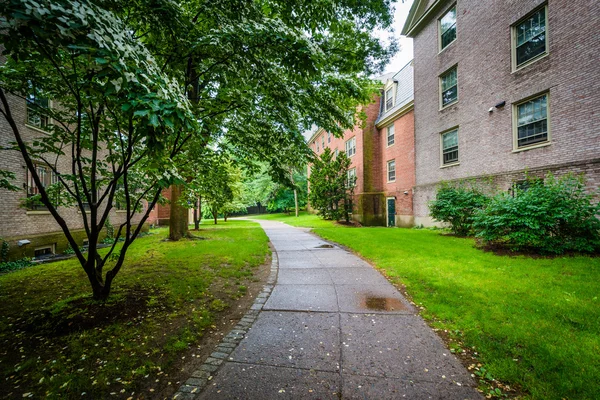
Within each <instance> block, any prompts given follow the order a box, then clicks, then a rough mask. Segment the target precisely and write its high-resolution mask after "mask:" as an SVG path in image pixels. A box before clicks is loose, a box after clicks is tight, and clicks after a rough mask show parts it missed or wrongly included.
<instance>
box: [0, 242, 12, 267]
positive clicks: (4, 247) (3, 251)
mask: <svg viewBox="0 0 600 400" xmlns="http://www.w3.org/2000/svg"><path fill="white" fill-rule="evenodd" d="M0 242H2V244H0V263H3V262H5V261H8V251H9V250H10V246H9V244H8V242H7V241H6V240H4V239H2V238H0Z"/></svg>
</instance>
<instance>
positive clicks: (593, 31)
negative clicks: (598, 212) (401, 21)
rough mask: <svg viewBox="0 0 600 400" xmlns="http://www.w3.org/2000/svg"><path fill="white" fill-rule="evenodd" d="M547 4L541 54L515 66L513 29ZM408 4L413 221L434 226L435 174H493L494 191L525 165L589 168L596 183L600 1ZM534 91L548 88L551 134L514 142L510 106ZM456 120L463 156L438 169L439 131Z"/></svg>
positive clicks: (445, 177)
mask: <svg viewBox="0 0 600 400" xmlns="http://www.w3.org/2000/svg"><path fill="white" fill-rule="evenodd" d="M425 3H428V4H425ZM453 3H454V4H456V15H457V18H456V40H455V41H454V42H453V43H451V44H450V45H448V46H447V47H446V48H445V49H443V50H442V51H440V50H439V45H438V20H439V18H441V17H442V16H443V15H444V14H445V12H446V11H447V10H448V9H449V8H450V7H451V6H452V5H453ZM544 4H546V5H547V27H546V28H547V44H548V52H547V55H545V56H543V57H541V58H539V59H537V60H536V61H534V62H532V63H530V64H529V65H527V66H525V67H523V68H521V69H518V70H516V71H514V70H513V69H514V68H513V64H512V58H513V55H512V54H511V51H512V45H511V43H512V40H513V39H512V38H511V29H512V26H513V25H515V24H516V23H517V22H519V21H520V20H522V19H523V18H524V17H526V16H527V15H528V14H529V13H531V12H532V11H534V10H536V9H537V8H538V7H540V6H543V5H544ZM413 9H414V10H413V11H415V14H414V15H411V16H409V20H408V22H407V25H406V26H405V27H404V31H403V33H408V34H409V36H412V37H413V38H414V42H413V43H414V66H415V89H414V103H415V138H416V139H415V140H416V141H415V147H416V186H415V198H414V207H415V219H416V223H417V224H425V225H431V224H432V223H433V221H432V220H431V219H430V218H429V210H428V206H427V203H428V201H430V200H432V199H433V198H434V197H435V192H436V186H437V185H438V184H439V183H440V182H441V181H453V180H462V179H469V178H485V177H492V178H493V179H494V181H496V182H497V183H498V185H499V189H500V190H507V189H508V188H509V187H510V186H511V185H512V183H513V182H514V181H515V180H520V179H522V178H523V176H524V171H525V170H529V171H536V173H537V174H541V175H543V174H544V173H545V172H546V171H553V172H555V173H557V174H559V175H560V174H563V173H565V172H568V171H573V172H579V173H584V174H585V175H586V178H587V181H588V185H589V187H590V190H593V189H595V188H598V184H599V182H600V175H599V170H600V164H599V163H600V117H599V116H600V113H599V111H598V103H597V101H598V100H600V79H599V77H600V62H598V54H599V53H600V35H598V33H597V28H598V26H600V3H598V1H596V0H573V1H568V2H567V1H562V0H549V1H547V2H543V1H540V0H520V1H508V0H505V1H496V0H484V1H481V0H461V1H458V2H452V1H429V2H423V1H421V2H420V1H418V0H416V1H415V4H414V5H413ZM428 10H429V13H427V11H428ZM413 11H411V13H413ZM422 15H425V17H423V18H422V19H421V20H420V22H417V21H419V19H420V16H422ZM454 65H456V66H457V79H458V101H457V102H456V103H455V104H454V105H451V106H449V107H447V108H444V109H442V110H440V100H439V99H440V89H439V76H440V75H441V74H442V73H444V72H445V71H447V70H448V69H449V68H450V67H452V66H454ZM540 93H547V94H548V104H549V112H548V114H549V116H548V121H549V125H550V137H549V140H548V142H546V143H543V144H542V146H538V147H535V146H531V148H529V149H526V150H523V149H515V145H514V143H513V124H514V122H513V118H515V116H514V114H515V107H514V105H515V103H518V102H520V101H522V100H524V99H527V98H529V97H530V96H533V95H536V94H540ZM502 102H505V105H504V106H499V107H498V108H496V107H495V105H498V104H501V103H502ZM490 109H492V111H491V112H490V111H489V110H490ZM454 127H458V142H459V162H458V163H457V164H455V165H453V166H450V167H446V168H442V165H441V156H440V154H441V143H440V134H441V133H442V132H444V131H446V130H448V129H450V128H454Z"/></svg>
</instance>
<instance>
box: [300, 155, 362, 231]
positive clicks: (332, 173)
mask: <svg viewBox="0 0 600 400" xmlns="http://www.w3.org/2000/svg"><path fill="white" fill-rule="evenodd" d="M349 167H350V159H349V158H348V157H347V156H346V153H339V154H338V155H337V157H334V154H333V152H332V151H331V149H329V148H326V149H325V150H324V151H323V153H322V154H321V155H320V156H319V157H315V159H314V161H313V164H312V166H311V169H310V177H309V178H308V182H309V185H310V192H309V194H308V200H309V202H310V205H311V206H312V207H313V208H314V209H316V210H317V213H318V215H320V216H321V217H323V218H324V219H331V220H334V221H339V220H340V219H342V218H344V219H345V220H346V222H349V221H350V215H349V214H350V211H351V205H352V195H353V194H354V185H355V181H356V178H349V177H348V168H349Z"/></svg>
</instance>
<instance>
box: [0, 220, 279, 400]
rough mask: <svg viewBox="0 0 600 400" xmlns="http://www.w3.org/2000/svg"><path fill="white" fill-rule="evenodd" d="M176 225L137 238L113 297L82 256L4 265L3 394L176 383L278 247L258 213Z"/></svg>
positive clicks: (92, 394) (0, 308) (99, 393)
mask: <svg viewBox="0 0 600 400" xmlns="http://www.w3.org/2000/svg"><path fill="white" fill-rule="evenodd" d="M166 234H167V231H166V229H159V230H155V231H154V234H152V235H149V236H146V237H143V238H140V239H138V240H136V242H135V243H134V244H133V246H132V247H131V248H130V250H129V252H128V254H127V259H126V264H125V265H124V267H123V269H122V270H121V272H120V274H119V275H118V276H117V278H116V279H115V283H114V288H113V293H112V294H111V296H110V298H109V300H108V301H107V302H106V303H104V304H102V303H97V302H94V301H93V300H91V296H90V292H91V290H90V288H89V284H88V281H87V278H86V276H85V274H84V272H83V270H82V268H81V267H80V266H79V265H78V263H77V262H76V261H75V260H74V259H70V260H66V261H61V262H56V263H51V264H43V265H38V266H33V267H29V268H26V269H22V270H18V271H15V272H12V273H8V274H4V275H1V276H0V343H1V347H2V348H1V350H0V371H1V373H2V376H4V377H6V380H5V381H4V382H3V384H2V386H1V388H0V398H22V397H29V396H33V397H36V398H40V397H47V398H61V399H63V398H73V399H75V398H77V399H80V398H82V393H83V392H85V393H86V394H85V396H87V398H106V397H115V398H128V397H130V396H132V397H135V398H138V397H142V398H144V397H147V396H148V395H149V394H150V393H146V394H141V395H140V394H139V391H140V390H142V389H144V390H145V389H148V390H149V391H150V392H152V391H154V390H156V391H159V390H161V388H162V387H164V386H166V385H167V384H171V382H170V380H171V379H172V378H170V377H169V371H170V370H169V368H172V367H173V365H174V363H175V362H176V361H178V360H179V361H180V360H181V356H182V354H186V351H189V349H190V348H191V347H192V345H193V344H194V343H195V342H197V341H198V340H199V338H200V337H202V335H203V334H204V333H205V331H206V330H208V329H212V328H215V326H214V324H215V320H216V316H217V315H218V313H219V312H222V311H223V310H227V309H228V308H229V303H230V302H231V301H234V300H235V299H237V298H239V297H241V296H243V295H244V294H245V293H246V290H247V285H248V284H249V283H250V282H251V281H252V280H253V279H255V278H254V273H255V271H256V269H257V267H258V266H259V265H262V264H263V263H264V262H265V259H266V256H267V254H268V252H269V250H268V239H267V237H266V235H265V234H264V232H263V231H262V229H260V227H259V226H258V224H256V223H253V222H249V221H229V222H227V223H226V224H221V225H217V226H213V225H208V224H207V225H202V226H201V230H200V231H199V232H195V234H196V235H197V236H201V237H202V238H203V240H183V241H180V242H168V241H164V239H165V237H166ZM173 383H175V382H173ZM155 388H156V389H155ZM132 393H134V394H132ZM135 393H138V394H135ZM111 394H113V396H110V395H111ZM84 398H85V397H84Z"/></svg>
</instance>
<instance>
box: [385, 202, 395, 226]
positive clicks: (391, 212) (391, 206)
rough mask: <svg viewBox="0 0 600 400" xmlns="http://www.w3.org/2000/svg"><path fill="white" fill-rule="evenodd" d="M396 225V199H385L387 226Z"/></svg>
mask: <svg viewBox="0 0 600 400" xmlns="http://www.w3.org/2000/svg"><path fill="white" fill-rule="evenodd" d="M395 225H396V199H395V198H393V197H388V198H387V226H395Z"/></svg>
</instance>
